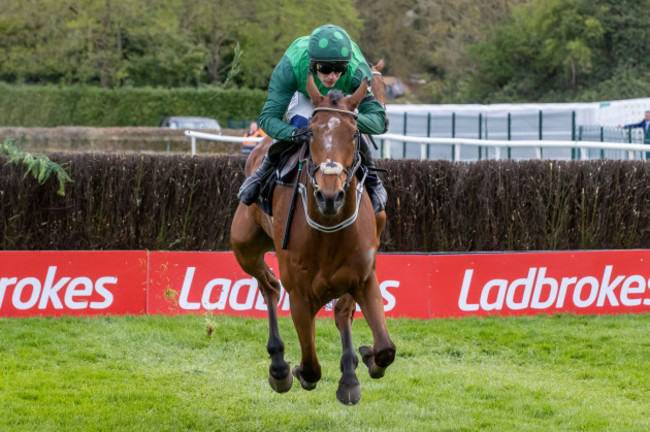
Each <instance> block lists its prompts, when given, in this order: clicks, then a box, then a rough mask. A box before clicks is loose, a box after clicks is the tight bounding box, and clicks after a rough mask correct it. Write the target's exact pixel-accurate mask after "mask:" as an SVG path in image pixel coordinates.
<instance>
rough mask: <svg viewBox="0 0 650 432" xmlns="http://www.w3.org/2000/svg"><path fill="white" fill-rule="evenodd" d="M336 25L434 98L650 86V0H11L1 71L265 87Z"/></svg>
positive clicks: (2, 19) (1, 37) (4, 11)
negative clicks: (295, 44) (316, 33)
mask: <svg viewBox="0 0 650 432" xmlns="http://www.w3.org/2000/svg"><path fill="white" fill-rule="evenodd" d="M326 23H334V24H338V25H340V26H342V27H344V28H345V29H346V30H347V31H348V33H350V35H351V36H352V38H353V39H354V40H355V41H356V42H357V43H358V45H359V46H360V47H361V49H362V51H363V52H364V54H365V56H366V58H367V59H368V60H369V61H371V62H374V61H377V60H378V59H379V58H381V57H384V58H385V59H386V64H387V67H386V69H385V73H387V74H390V75H397V76H399V77H401V78H402V79H403V80H404V81H406V82H407V83H409V84H412V85H413V86H414V87H413V88H414V90H415V91H416V92H418V94H419V97H420V101H423V102H435V103H458V102H505V101H570V100H585V101H586V100H597V99H601V100H602V99H621V98H627V97H641V96H647V94H648V92H649V91H650V67H648V66H650V65H649V62H650V56H648V54H650V53H649V52H648V51H649V50H650V43H649V42H650V40H649V39H650V38H649V36H648V35H649V33H648V30H647V27H648V23H650V0H642V1H638V0H482V1H478V0H375V1H373V2H364V1H362V0H340V1H336V2H317V1H316V0H274V1H271V0H239V1H237V2H235V1H234V0H158V1H151V0H119V1H118V0H4V1H2V2H0V81H6V82H8V83H28V84H32V83H55V84H77V83H79V84H91V85H99V86H102V87H109V88H114V87H120V86H161V87H186V86H193V87H196V86H201V85H204V84H216V85H221V86H226V85H231V84H234V85H237V86H245V87H254V88H261V89H265V88H266V86H267V85H268V81H269V78H270V76H271V73H272V71H273V68H274V67H275V65H276V64H277V63H278V62H279V60H280V58H281V56H282V54H283V52H284V50H285V49H286V48H287V47H288V46H289V44H290V43H291V42H292V41H293V40H294V39H295V38H297V37H299V36H303V35H307V34H309V33H310V32H311V31H312V29H313V28H315V27H317V26H319V25H322V24H326ZM412 78H417V79H416V80H412ZM418 82H419V83H420V85H421V83H422V82H424V84H423V85H421V87H420V88H418V85H417V84H415V83H418Z"/></svg>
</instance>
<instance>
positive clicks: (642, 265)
mask: <svg viewBox="0 0 650 432" xmlns="http://www.w3.org/2000/svg"><path fill="white" fill-rule="evenodd" d="M432 258H433V262H432V266H433V269H434V272H433V277H432V289H431V295H430V296H429V307H430V310H431V317H432V318H437V317H448V316H467V315H481V316H482V315H488V314H492V315H534V314H539V313H545V314H555V313H562V312H570V313H576V314H612V313H628V312H649V311H650V280H649V279H650V253H649V251H648V250H638V251H585V252H539V253H505V254H504V253H502V254H471V255H446V256H445V255H440V256H434V257H432Z"/></svg>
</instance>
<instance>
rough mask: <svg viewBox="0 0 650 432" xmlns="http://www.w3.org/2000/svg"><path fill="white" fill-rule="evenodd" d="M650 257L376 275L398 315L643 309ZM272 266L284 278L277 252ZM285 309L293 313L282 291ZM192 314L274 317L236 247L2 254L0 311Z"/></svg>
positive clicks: (416, 259) (540, 259) (542, 255)
mask: <svg viewBox="0 0 650 432" xmlns="http://www.w3.org/2000/svg"><path fill="white" fill-rule="evenodd" d="M649 261H650V250H631V251H612V250H609V251H569V252H526V253H474V254H454V255H443V254H440V255H426V254H399V255H398V254H379V255H378V256H377V280H378V284H379V289H380V292H381V296H382V299H383V304H384V312H385V314H386V316H387V317H394V318H398V317H408V318H418V319H433V318H443V317H464V316H486V315H503V316H518V315H535V314H540V313H541V314H556V313H575V314H617V313H641V312H650V265H649ZM266 262H267V263H268V265H269V267H270V268H271V269H272V270H273V271H274V273H275V274H276V275H279V271H278V269H277V265H278V264H277V259H276V256H275V254H273V253H269V254H267V255H266ZM280 282H281V281H280ZM332 308H333V302H331V303H329V304H327V305H325V306H324V307H323V308H322V309H321V311H320V312H319V316H331V315H333V312H332ZM278 311H279V314H280V315H281V316H288V315H290V299H289V295H287V293H286V292H285V290H284V288H283V287H282V288H281V291H280V302H279V305H278ZM358 311H359V313H358V315H357V316H359V317H360V316H362V313H361V312H362V311H360V310H359V309H358ZM186 313H192V314H206V313H209V314H215V315H218V314H226V315H234V316H247V317H258V318H266V316H267V310H266V304H265V302H264V298H263V297H262V295H261V293H260V291H259V287H258V285H257V281H256V280H255V279H254V278H252V277H250V276H249V275H247V274H246V273H244V272H243V270H241V268H240V267H239V264H238V263H237V261H236V260H235V257H234V255H233V253H232V252H147V251H43V252H22V251H19V252H9V251H4V252H2V251H0V317H22V316H61V315H103V314H110V315H124V314H162V315H176V314H186Z"/></svg>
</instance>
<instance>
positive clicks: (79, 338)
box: [0, 314, 650, 432]
mask: <svg viewBox="0 0 650 432" xmlns="http://www.w3.org/2000/svg"><path fill="white" fill-rule="evenodd" d="M280 325H281V332H282V335H283V338H284V340H285V344H286V347H287V360H288V361H290V362H291V363H292V364H296V363H298V362H299V360H300V359H299V352H300V351H299V346H298V343H297V340H296V336H295V332H294V330H293V326H292V323H291V321H290V319H287V318H283V319H281V322H280ZM388 326H389V330H390V331H391V335H392V338H393V340H394V342H395V343H396V345H397V358H396V361H395V363H394V364H393V365H392V366H391V367H390V368H389V369H388V370H387V373H386V376H385V377H384V378H382V379H381V380H372V379H371V378H370V377H369V376H368V373H367V370H366V368H365V366H364V365H363V364H361V365H360V366H359V368H358V369H357V372H358V375H359V379H360V381H361V390H362V398H361V402H360V403H359V404H358V405H357V406H354V407H347V406H343V405H342V404H340V403H339V402H338V401H337V400H336V396H335V391H336V386H337V383H338V380H339V378H340V372H339V359H340V353H341V348H340V341H339V337H338V332H337V330H336V328H335V326H334V323H333V321H332V320H330V319H321V320H318V322H317V329H316V338H317V348H318V353H319V356H320V360H321V363H322V366H323V379H322V380H321V381H320V382H319V383H318V387H317V388H316V389H315V390H313V391H311V392H306V391H304V390H302V389H301V388H300V385H299V384H298V382H297V381H295V382H294V387H293V388H292V389H291V391H290V392H288V393H286V394H283V395H279V394H276V393H274V392H273V391H272V390H271V388H270V387H269V385H268V383H267V374H268V366H269V361H268V355H267V353H266V350H265V346H266V337H267V334H268V327H267V323H266V321H265V320H255V319H242V318H233V317H221V316H219V317H205V316H195V315H193V316H177V317H158V316H153V317H152V316H148V317H147V316H143V317H101V318H85V319H77V318H61V319H55V318H31V319H0V329H2V331H1V333H0V430H2V431H16V430H23V431H93V430H98V431H132V430H135V431H185V430H196V431H218V430H242V431H249V430H259V431H304V430H327V431H357V430H367V431H388V430H403V431H409V432H410V431H484V430H486V431H525V430H530V431H559V430H566V431H583V430H585V431H592V430H605V431H647V430H650V361H649V360H648V358H649V357H650V342H649V339H650V338H649V335H650V314H644V315H620V316H587V317H578V316H568V315H559V316H552V317H549V316H538V317H525V318H470V319H458V320H453V319H449V320H447V319H446V320H433V321H418V320H406V319H400V320H389V322H388ZM208 328H213V329H214V332H213V334H212V336H208ZM353 332H354V336H355V344H356V345H357V346H358V345H363V344H368V343H370V342H371V339H370V331H369V329H368V327H367V325H366V323H365V322H364V321H363V320H359V321H356V322H355V324H354V327H353Z"/></svg>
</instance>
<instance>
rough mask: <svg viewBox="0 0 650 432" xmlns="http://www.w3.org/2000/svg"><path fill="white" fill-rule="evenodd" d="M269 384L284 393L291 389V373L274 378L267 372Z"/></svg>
mask: <svg viewBox="0 0 650 432" xmlns="http://www.w3.org/2000/svg"><path fill="white" fill-rule="evenodd" d="M269 384H271V388H272V389H273V390H275V391H276V392H277V393H286V392H288V391H289V390H291V386H292V385H293V375H291V374H287V376H286V377H284V378H282V379H275V378H273V375H271V374H269Z"/></svg>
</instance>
